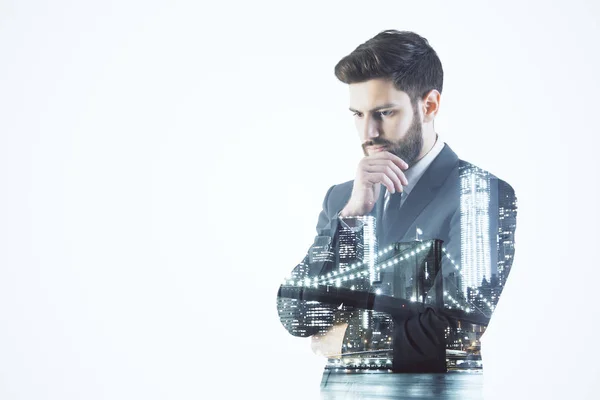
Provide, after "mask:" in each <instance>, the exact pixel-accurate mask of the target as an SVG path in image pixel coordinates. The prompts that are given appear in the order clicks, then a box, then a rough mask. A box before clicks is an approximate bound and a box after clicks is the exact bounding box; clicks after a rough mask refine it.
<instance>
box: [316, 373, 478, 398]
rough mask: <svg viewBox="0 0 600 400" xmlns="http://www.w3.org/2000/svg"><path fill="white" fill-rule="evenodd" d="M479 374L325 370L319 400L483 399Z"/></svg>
mask: <svg viewBox="0 0 600 400" xmlns="http://www.w3.org/2000/svg"><path fill="white" fill-rule="evenodd" d="M482 388H483V374H482V373H481V372H480V371H465V372H448V373H445V374H395V373H391V372H386V371H360V372H359V371H353V370H348V369H346V370H345V372H344V370H342V369H338V370H337V372H336V370H335V369H329V370H326V371H325V372H324V374H323V380H322V382H321V399H322V400H332V399H380V400H384V399H442V400H444V399H461V400H463V399H465V400H475V399H477V400H479V399H482V398H483V394H482Z"/></svg>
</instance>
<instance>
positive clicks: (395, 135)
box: [383, 119, 408, 140]
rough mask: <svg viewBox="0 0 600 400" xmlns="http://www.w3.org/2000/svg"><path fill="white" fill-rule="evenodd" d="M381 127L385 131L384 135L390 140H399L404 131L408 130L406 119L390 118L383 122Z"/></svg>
mask: <svg viewBox="0 0 600 400" xmlns="http://www.w3.org/2000/svg"><path fill="white" fill-rule="evenodd" d="M383 129H384V131H385V133H386V136H387V137H389V138H390V139H391V140H400V139H402V138H403V137H404V135H405V133H406V131H407V130H408V125H407V124H406V120H396V119H392V120H389V121H386V122H385V124H384V125H383Z"/></svg>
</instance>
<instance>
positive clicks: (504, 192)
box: [459, 159, 515, 199]
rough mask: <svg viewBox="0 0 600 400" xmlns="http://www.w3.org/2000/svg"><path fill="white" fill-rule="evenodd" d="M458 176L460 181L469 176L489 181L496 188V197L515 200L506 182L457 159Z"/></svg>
mask: <svg viewBox="0 0 600 400" xmlns="http://www.w3.org/2000/svg"><path fill="white" fill-rule="evenodd" d="M459 176H460V178H461V180H462V179H467V178H468V177H470V176H479V177H481V178H484V179H486V180H489V182H490V184H491V185H493V186H494V187H497V188H498V197H504V198H506V199H515V191H514V189H513V187H512V186H511V185H510V184H509V183H508V182H506V181H504V180H502V179H500V178H498V177H497V176H496V175H494V174H492V173H491V172H489V171H486V170H485V169H483V168H480V167H478V166H477V165H475V164H472V163H470V162H468V161H465V160H461V159H459Z"/></svg>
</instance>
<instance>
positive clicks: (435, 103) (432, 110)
mask: <svg viewBox="0 0 600 400" xmlns="http://www.w3.org/2000/svg"><path fill="white" fill-rule="evenodd" d="M441 97H442V96H441V94H440V92H438V91H437V90H435V89H432V90H431V91H430V92H429V93H427V95H426V96H425V97H423V105H422V107H423V108H422V109H421V111H422V112H423V123H427V122H431V121H433V120H434V118H435V116H436V115H437V113H438V111H439V109H440V99H441Z"/></svg>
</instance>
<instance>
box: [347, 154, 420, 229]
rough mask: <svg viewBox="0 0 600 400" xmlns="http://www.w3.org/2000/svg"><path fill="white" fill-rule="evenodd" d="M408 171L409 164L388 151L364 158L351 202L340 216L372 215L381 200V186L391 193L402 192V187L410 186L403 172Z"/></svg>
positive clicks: (358, 170) (360, 164) (359, 168)
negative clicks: (376, 203)
mask: <svg viewBox="0 0 600 400" xmlns="http://www.w3.org/2000/svg"><path fill="white" fill-rule="evenodd" d="M406 169H408V164H407V163H406V162H404V160H402V159H401V158H400V157H398V156H396V155H395V154H392V153H390V152H388V151H379V152H377V153H374V154H371V155H368V156H366V157H364V158H363V159H362V160H360V162H359V163H358V168H357V171H356V177H355V179H354V187H353V188H352V195H351V196H350V200H349V201H348V204H346V206H345V207H344V209H343V210H342V212H341V214H340V215H341V216H342V217H348V216H355V215H365V214H368V213H370V212H371V210H372V209H373V207H374V206H375V202H376V201H377V199H378V198H379V194H380V191H381V185H384V186H385V187H386V188H387V190H388V191H389V192H390V193H396V192H402V190H403V188H402V185H404V186H406V185H408V181H407V180H406V176H405V175H404V172H403V171H405V170H406Z"/></svg>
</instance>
